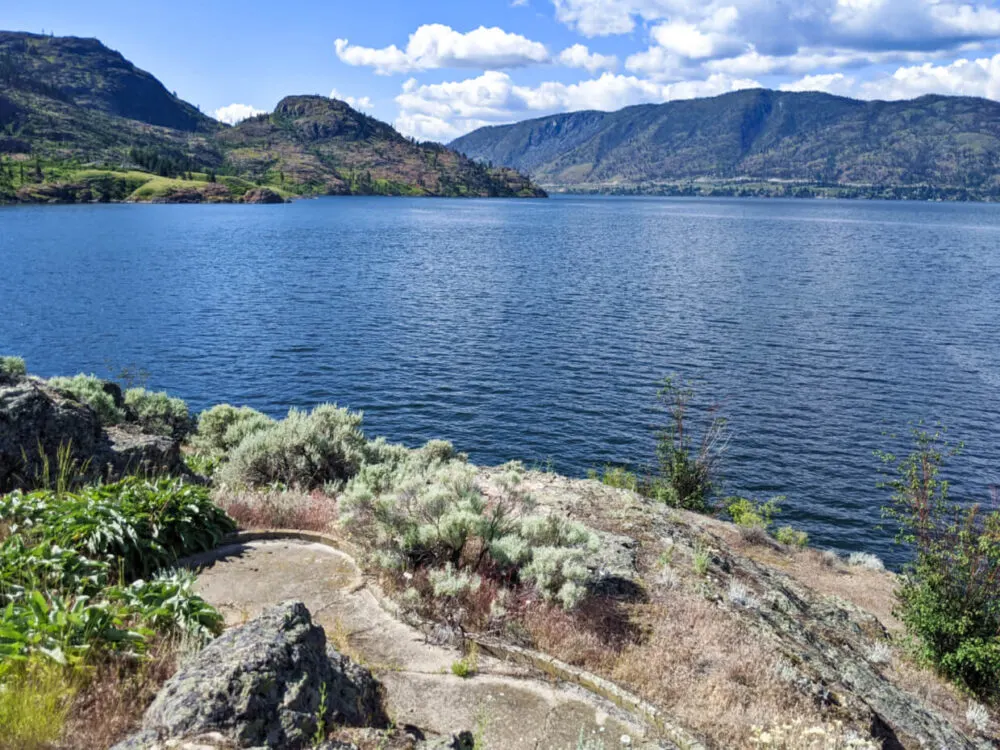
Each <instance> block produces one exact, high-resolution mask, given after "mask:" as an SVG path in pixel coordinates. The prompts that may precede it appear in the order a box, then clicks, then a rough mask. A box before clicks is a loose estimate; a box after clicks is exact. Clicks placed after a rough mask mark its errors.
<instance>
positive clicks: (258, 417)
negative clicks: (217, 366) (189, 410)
mask: <svg viewBox="0 0 1000 750" xmlns="http://www.w3.org/2000/svg"><path fill="white" fill-rule="evenodd" d="M273 424H274V420H273V419H271V418H270V417H268V416H267V415H266V414H262V413H261V412H259V411H257V410H256V409H251V408H250V407H249V406H240V407H235V406H230V405H229V404H219V405H217V406H213V407H212V408H211V409H208V410H206V411H203V412H202V413H201V414H200V415H199V417H198V429H197V432H196V433H195V435H194V437H193V438H192V440H191V444H192V446H193V447H194V448H195V450H197V451H198V452H200V453H204V454H206V455H209V456H213V457H217V456H224V455H225V454H227V453H228V452H229V451H231V450H233V449H234V448H235V447H236V446H238V445H239V444H240V443H241V442H243V439H244V438H246V437H248V436H250V435H252V434H253V433H255V432H258V431H260V430H263V429H266V428H268V427H271V426H272V425H273Z"/></svg>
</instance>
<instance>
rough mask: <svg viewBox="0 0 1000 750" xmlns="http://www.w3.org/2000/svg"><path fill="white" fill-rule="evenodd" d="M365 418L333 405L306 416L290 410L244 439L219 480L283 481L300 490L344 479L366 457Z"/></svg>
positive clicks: (229, 482) (250, 483) (244, 483)
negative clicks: (284, 415) (281, 418)
mask: <svg viewBox="0 0 1000 750" xmlns="http://www.w3.org/2000/svg"><path fill="white" fill-rule="evenodd" d="M361 418H362V417H361V414H359V413H356V412H350V411H348V410H347V409H341V408H338V407H337V406H336V405H333V404H323V405H321V406H317V407H316V408H315V409H313V410H312V411H311V412H308V413H306V412H304V411H299V410H297V409H292V410H291V411H289V412H288V416H287V417H286V418H285V419H283V420H281V421H280V422H274V423H273V424H271V425H270V426H268V427H264V428H263V429H260V430H258V431H256V432H253V433H252V434H250V435H248V436H247V437H244V438H243V439H242V440H241V442H240V443H239V444H238V445H237V446H236V447H235V448H234V449H233V451H232V452H231V453H230V455H229V461H228V463H227V464H226V465H225V466H223V467H222V469H221V470H220V474H219V477H220V479H221V480H222V482H223V483H225V484H227V485H230V486H259V485H268V484H274V483H280V484H284V485H287V486H290V487H302V488H313V487H318V486H322V485H323V484H325V483H326V482H330V481H336V480H346V479H348V478H350V477H351V476H353V475H354V473H355V472H356V471H357V470H358V468H359V467H360V466H361V463H362V461H363V459H364V447H365V439H364V435H363V434H362V432H361ZM227 432H228V430H227Z"/></svg>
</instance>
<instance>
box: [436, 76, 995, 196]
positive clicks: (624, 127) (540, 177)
mask: <svg viewBox="0 0 1000 750" xmlns="http://www.w3.org/2000/svg"><path fill="white" fill-rule="evenodd" d="M451 146H452V147H453V148H455V149H456V150H458V151H461V152H462V153H465V154H467V155H469V156H470V157H472V158H474V159H479V160H484V161H488V162H492V163H495V164H501V165H504V166H509V167H513V168H515V169H519V170H524V171H526V172H528V173H529V174H530V175H531V176H532V177H533V178H534V179H535V180H537V181H538V182H539V183H541V184H544V185H549V186H556V187H566V188H570V189H573V188H587V187H591V188H597V187H604V188H615V187H617V188H635V189H637V190H640V191H641V190H643V189H644V188H647V189H651V190H655V189H656V187H657V186H658V185H664V184H670V183H675V184H680V183H683V182H686V181H687V182H694V181H701V182H706V183H714V184H725V183H728V184H739V183H750V182H754V181H787V182H792V183H798V184H803V185H818V186H854V187H858V186H883V187H899V186H903V187H917V186H930V187H933V188H940V189H958V190H962V191H966V192H968V193H970V194H974V195H980V196H995V195H1000V103H998V102H994V101H990V100H986V99H975V98H969V97H946V96H923V97H920V98H919V99H914V100H912V101H896V102H881V101H857V100H853V99H847V98H844V97H838V96H831V95H829V94H822V93H793V92H780V91H769V90H763V89H756V90H748V91H737V92H733V93H729V94H724V95H722V96H717V97H714V98H709V99H691V100H686V101H673V102H667V103H665V104H655V105H654V104H650V105H640V106H635V107H628V108H626V109H623V110H620V111H618V112H592V111H588V112H573V113H569V114H560V115H553V116H550V117H544V118H539V119H535V120H529V121H527V122H521V123H517V124H514V125H502V126H497V127H486V128H480V129H479V130H476V131H474V132H472V133H470V134H468V135H466V136H463V137H461V138H459V139H457V140H455V141H454V142H453V143H452V144H451Z"/></svg>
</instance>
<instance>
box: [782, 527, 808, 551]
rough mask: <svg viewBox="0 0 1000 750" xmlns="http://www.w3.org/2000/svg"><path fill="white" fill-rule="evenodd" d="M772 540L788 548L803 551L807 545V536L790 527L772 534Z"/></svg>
mask: <svg viewBox="0 0 1000 750" xmlns="http://www.w3.org/2000/svg"><path fill="white" fill-rule="evenodd" d="M774 538H775V539H777V540H778V541H779V542H781V543H782V544H787V545H788V546H789V547H798V548H799V549H804V548H805V547H807V546H808V545H809V534H807V533H806V532H804V531H799V530H798V529H795V528H793V527H791V526H782V527H781V528H780V529H778V530H777V531H775V532H774Z"/></svg>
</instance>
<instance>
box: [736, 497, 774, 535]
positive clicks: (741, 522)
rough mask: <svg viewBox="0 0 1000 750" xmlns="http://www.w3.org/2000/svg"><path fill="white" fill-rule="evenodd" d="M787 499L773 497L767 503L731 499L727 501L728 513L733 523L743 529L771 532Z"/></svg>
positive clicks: (740, 498) (748, 499)
mask: <svg viewBox="0 0 1000 750" xmlns="http://www.w3.org/2000/svg"><path fill="white" fill-rule="evenodd" d="M784 500H785V498H784V497H782V496H780V495H779V496H777V497H772V498H771V499H770V500H768V501H767V502H766V503H762V502H760V501H757V500H752V499H750V498H747V497H730V498H728V499H727V500H726V511H727V512H728V513H729V517H730V518H732V519H733V523H735V524H736V525H737V526H739V527H740V528H741V529H760V530H762V531H770V529H771V524H772V522H773V521H774V517H775V516H776V515H778V514H779V513H780V512H781V504H782V503H783V502H784Z"/></svg>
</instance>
